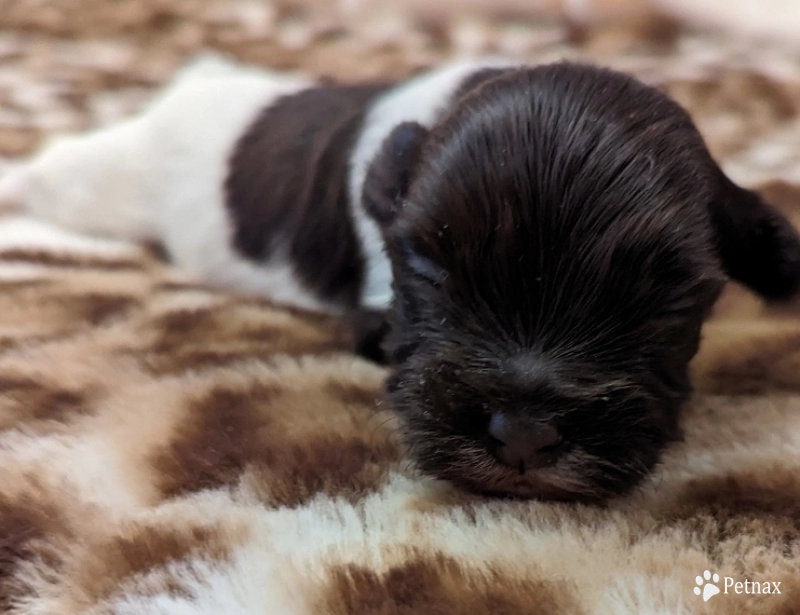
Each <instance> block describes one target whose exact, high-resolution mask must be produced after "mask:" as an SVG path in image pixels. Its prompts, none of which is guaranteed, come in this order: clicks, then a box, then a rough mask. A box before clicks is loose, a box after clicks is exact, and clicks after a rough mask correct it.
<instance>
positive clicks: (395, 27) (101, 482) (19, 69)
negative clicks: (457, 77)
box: [0, 0, 800, 615]
mask: <svg viewBox="0 0 800 615" xmlns="http://www.w3.org/2000/svg"><path fill="white" fill-rule="evenodd" d="M8 4H9V5H11V9H12V10H11V11H10V12H9V13H8V14H7V15H8V19H7V21H6V23H7V24H10V25H11V26H14V27H15V28H16V29H15V30H14V31H13V32H11V31H3V32H0V151H1V152H2V153H3V155H4V156H5V157H6V159H7V160H8V161H9V162H12V161H13V158H14V157H15V156H18V155H21V154H23V153H26V152H28V151H30V150H31V148H33V147H34V146H36V145H37V144H38V143H39V141H40V140H41V138H42V137H44V136H45V135H47V134H50V133H53V132H59V131H63V130H70V129H76V128H81V127H85V126H89V125H97V124H103V123H106V122H108V121H110V120H112V119H115V118H116V117H120V116H122V115H125V114H127V113H130V112H131V111H132V110H134V109H135V108H137V107H138V105H139V104H140V103H141V101H142V100H143V99H144V98H145V96H146V94H147V92H148V91H150V89H151V88H152V87H154V86H156V85H158V84H159V83H162V82H163V81H164V80H166V79H168V78H169V76H170V75H171V73H172V71H173V70H174V68H175V67H176V66H177V65H178V63H179V62H181V61H183V60H184V59H186V58H188V57H190V56H192V55H193V54H194V53H195V52H196V51H198V50H199V49H200V48H203V47H212V48H216V49H222V50H224V51H227V52H230V53H232V54H233V55H235V56H236V57H238V58H240V59H244V60H248V61H252V62H257V63H261V64H263V65H269V66H274V67H278V68H302V69H304V70H307V71H308V72H311V73H314V74H324V73H328V74H333V75H336V76H339V77H348V78H358V77H368V76H375V75H389V74H391V75H397V76H401V75H405V74H409V73H411V72H414V71H416V70H418V69H420V68H421V67H425V66H430V65H433V64H435V63H436V62H439V61H441V60H443V59H444V58H446V57H450V56H452V55H453V54H462V53H468V52H469V53H472V52H497V51H499V52H502V53H504V54H506V55H511V56H512V57H518V58H523V59H526V60H529V61H546V60H550V59H555V58H560V57H572V58H590V59H592V60H594V61H597V62H603V63H608V64H611V65H612V66H615V67H617V68H622V69H626V70H631V71H633V72H634V73H636V74H637V75H639V76H640V77H642V78H643V79H645V80H646V81H648V82H650V83H655V84H658V85H659V86H661V87H663V88H665V89H666V90H667V91H668V92H669V93H670V94H672V95H673V96H675V97H676V98H677V99H678V100H679V101H680V102H681V103H683V104H684V105H686V106H687V108H688V109H689V110H690V111H691V112H692V114H693V116H694V118H695V119H696V120H697V122H698V125H699V126H700V128H701V130H702V131H703V133H704V135H705V137H706V138H707V139H708V142H709V144H710V147H711V149H712V151H713V153H714V154H715V155H716V156H717V157H718V158H719V159H720V160H721V161H722V162H723V166H724V168H725V170H726V171H728V172H729V173H730V174H731V176H732V177H733V178H734V179H736V180H738V181H741V182H742V183H744V184H746V185H747V186H749V187H759V188H761V189H763V191H764V192H765V194H767V195H768V196H769V198H771V199H772V200H773V202H774V203H776V204H777V205H779V206H780V207H781V208H782V209H783V210H784V211H785V212H788V214H789V215H790V216H791V217H792V219H793V221H795V222H796V223H797V224H800V57H798V56H797V55H793V53H792V52H791V51H789V50H787V49H784V48H781V47H780V46H770V45H766V44H755V43H750V42H747V41H745V40H741V39H740V38H738V37H735V38H726V37H725V36H722V35H716V34H698V33H692V32H689V31H684V30H682V29H680V28H678V27H677V26H676V25H675V24H674V23H672V22H651V23H650V24H649V25H648V26H647V27H645V28H631V29H629V30H625V31H622V30H619V29H614V28H611V29H603V30H593V29H586V28H584V27H577V26H575V24H563V23H557V22H536V23H521V22H516V23H509V22H507V21H502V20H499V21H492V22H489V23H484V24H480V23H478V22H474V21H469V20H465V19H464V20H462V19H455V18H453V19H451V20H449V21H448V20H445V21H442V22H435V23H433V22H424V23H419V24H416V23H414V22H413V21H412V20H411V19H407V20H406V21H402V20H401V21H392V22H389V21H385V22H381V21H380V20H378V21H375V22H368V21H364V22H363V23H364V24H367V25H363V26H353V27H345V26H342V25H336V24H334V25H328V26H326V23H327V22H326V21H325V19H318V20H314V19H312V18H311V17H308V16H304V14H303V12H302V10H300V9H298V8H297V7H294V8H292V7H288V8H287V7H284V8H281V6H277V5H276V6H274V7H272V8H271V9H270V8H269V7H268V5H266V4H260V3H242V2H237V3H227V4H225V3H210V2H209V3H208V4H207V5H206V4H204V5H203V8H202V10H200V9H198V5H194V8H195V9H198V10H194V11H193V10H191V9H192V3H191V2H177V1H176V2H174V3H172V4H171V3H164V2H161V3H158V2H119V3H104V2H100V1H99V0H94V1H93V2H91V3H86V5H89V4H91V5H92V6H94V7H95V9H96V10H93V11H86V12H83V13H80V15H79V14H78V13H75V11H73V13H75V14H74V15H72V16H71V17H70V13H69V11H70V7H72V5H74V4H76V3H70V2H62V3H60V4H59V3H48V2H19V3H14V2H12V3H8ZM17 4H18V5H25V6H27V11H23V10H19V9H14V5H17ZM112 4H113V5H114V6H115V7H116V8H115V9H114V10H111V9H110V8H109V7H110V6H111V5H112ZM95 5H96V6H95ZM157 5H158V6H157ZM173 5H174V6H173ZM0 6H3V3H2V2H0ZM270 6H271V5H270ZM158 7H161V8H160V9H158ZM265 7H266V8H265ZM157 9H158V10H157ZM59 11H61V12H59ZM115 11H116V12H115ZM148 11H149V12H148ZM81 16H82V17H81ZM70 19H71V21H70ZM81 19H83V21H81ZM376 19H377V18H376ZM369 23H372V25H368V24H369ZM80 34H85V35H87V36H89V37H90V38H85V39H79V38H76V36H77V35H80ZM347 336H348V333H347V329H346V328H345V327H343V326H342V324H341V323H340V322H337V321H336V320H335V319H333V318H330V317H323V316H319V315H316V314H313V313H305V312H301V311H298V310H287V309H284V308H280V307H277V306H275V305H271V304H269V303H267V302H264V301H262V300H257V299H252V298H248V297H242V296H233V295H230V294H225V293H223V292H220V291H217V290H213V289H209V288H204V287H202V286H200V285H198V284H196V283H195V282H194V281H193V280H191V279H187V278H186V277H185V276H183V275H182V274H181V273H180V272H178V271H174V270H172V269H170V268H169V267H168V266H167V265H166V264H164V263H163V262H162V261H161V260H160V259H159V256H158V254H156V253H154V252H153V251H152V250H150V249H148V248H146V247H141V246H134V245H130V244H125V243H119V242H112V241H108V240H100V239H93V238H86V237H80V236H76V235H71V234H68V233H65V232H63V231H60V230H56V229H53V228H51V227H48V226H45V225H42V224H39V223H35V222H32V221H29V220H26V219H24V218H18V217H6V218H4V219H3V220H2V221H1V222H0V612H3V613H9V614H13V615H76V614H78V613H81V614H83V613H86V614H93V615H101V614H103V615H106V614H108V615H110V614H116V615H144V614H164V615H185V614H204V615H218V614H223V613H225V614H241V615H256V614H267V613H268V614H275V615H277V614H280V615H301V614H303V615H305V614H314V615H344V614H359V615H361V614H363V615H369V614H375V615H377V614H381V615H401V614H411V613H414V614H431V615H433V614H436V615H445V614H447V615H450V614H461V615H473V614H478V613H493V614H498V615H500V614H502V615H517V614H519V615H522V614H525V615H531V614H542V615H561V614H565V615H566V614H582V613H586V614H588V613H598V614H600V613H603V614H605V613H608V614H615V615H616V614H640V613H642V614H643V613H647V614H654V613H660V614H666V613H719V614H725V615H728V614H737V613H741V614H745V613H747V614H776V615H777V614H781V615H789V614H791V613H800V306H784V307H782V308H780V309H778V308H771V309H767V308H765V307H764V306H763V305H762V304H761V303H760V302H759V301H758V300H756V299H755V298H754V297H752V296H751V295H749V294H747V293H746V292H745V291H743V290H741V289H740V288H733V287H731V288H730V289H728V291H727V292H726V294H725V295H724V296H723V298H722V300H721V301H720V303H719V305H718V309H717V314H716V317H715V318H714V319H713V320H712V321H711V322H710V323H709V324H708V325H707V327H706V328H705V336H704V337H705V339H704V342H703V346H702V349H701V352H700V354H699V356H698V357H697V358H696V360H695V363H694V365H695V372H696V375H695V380H696V386H697V389H698V392H697V394H696V395H695V397H694V400H693V401H692V403H691V404H690V407H689V408H688V410H687V412H686V415H685V420H684V431H685V440H684V442H683V443H681V444H680V445H678V446H676V447H674V448H672V449H671V450H670V452H669V454H668V455H667V456H666V458H665V460H664V463H663V464H662V466H661V467H660V468H659V469H658V471H657V472H656V473H655V474H654V475H653V476H652V477H651V478H650V479H649V480H648V481H647V482H646V484H645V485H644V486H643V487H642V488H640V489H638V490H637V491H636V492H635V493H633V494H632V495H630V496H628V497H626V498H624V499H617V500H613V501H611V502H610V503H609V504H607V505H606V506H603V507H597V506H583V505H568V504H552V503H539V502H515V501H502V500H492V499H481V498H476V497H472V496H467V495H465V494H463V493H461V492H459V491H456V490H454V489H453V488H451V487H448V486H447V485H444V484H439V483H435V482H432V481H430V480H427V479H424V478H422V477H420V476H418V475H417V474H416V473H415V471H414V469H413V467H412V466H411V464H410V463H409V461H408V459H407V457H406V456H405V454H404V451H403V450H402V448H401V447H400V445H399V444H398V439H397V438H396V437H395V431H394V430H395V427H396V423H395V421H394V420H393V417H392V414H391V413H390V412H389V411H388V409H387V408H386V406H385V405H384V404H382V403H381V400H382V393H381V384H382V379H383V376H384V373H383V371H382V370H381V369H380V368H378V367H375V366H374V365H372V364H370V363H367V362H365V361H362V360H360V359H357V358H355V357H354V356H353V355H351V354H348V353H347V352H346V350H345V349H346V348H347V347H348V345H349V340H348V339H347ZM706 571H708V572H707V573H706ZM715 587H716V588H719V589H720V590H721V591H720V593H719V594H716V595H715V593H714V591H713V589H714V588H715ZM767 590H769V591H767ZM778 592H779V593H778ZM704 597H708V600H707V601H704Z"/></svg>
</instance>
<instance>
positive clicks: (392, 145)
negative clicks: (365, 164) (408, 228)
mask: <svg viewBox="0 0 800 615" xmlns="http://www.w3.org/2000/svg"><path fill="white" fill-rule="evenodd" d="M427 135H428V131H427V129H425V128H423V127H422V126H420V125H419V124H417V123H416V122H403V123H402V124H398V125H397V126H395V128H394V129H393V130H392V132H391V133H390V134H389V136H388V137H386V139H385V140H384V142H383V144H382V145H381V148H380V150H379V151H378V154H377V155H376V156H375V159H374V160H373V161H372V163H371V164H370V166H369V168H368V169H367V176H366V178H365V179H364V192H363V199H364V207H365V209H366V211H367V213H368V214H369V215H370V216H372V217H373V218H374V219H375V221H376V222H377V223H378V224H379V225H380V226H381V227H382V228H386V227H387V226H389V225H390V224H391V223H392V222H393V221H394V219H395V217H396V216H397V212H398V211H399V208H400V204H401V203H402V200H403V198H404V197H405V195H406V193H407V192H408V188H409V185H410V184H411V179H412V178H413V175H414V171H415V169H416V167H417V164H418V163H419V160H420V157H421V154H422V145H423V143H424V141H425V137H427Z"/></svg>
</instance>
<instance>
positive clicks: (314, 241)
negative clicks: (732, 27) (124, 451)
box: [0, 59, 800, 499]
mask: <svg viewBox="0 0 800 615" xmlns="http://www.w3.org/2000/svg"><path fill="white" fill-rule="evenodd" d="M0 198H2V199H4V200H6V201H11V200H16V201H18V202H19V203H20V204H22V205H23V206H24V207H25V208H26V209H27V210H28V211H30V212H32V213H34V214H35V215H38V216H41V217H43V218H46V219H49V220H52V221H55V222H58V223H60V224H62V225H65V226H67V227H70V228H73V229H78V230H81V231H90V232H95V233H104V234H114V235H122V236H125V237H130V238H134V239H141V240H157V241H160V242H162V243H163V244H164V246H165V248H166V249H167V251H168V252H169V253H170V255H171V256H172V258H173V259H174V260H175V261H176V262H177V263H178V264H179V265H181V266H183V267H184V268H186V269H187V270H189V271H190V272H192V273H194V274H196V275H199V276H201V277H203V278H204V279H206V280H208V281H209V282H212V283H216V284H219V285H223V286H227V287H231V288H234V289H237V290H240V291H247V292H256V293H259V294H262V295H264V296H268V297H272V298H273V299H276V300H278V301H284V302H289V303H293V304H295V305H299V306H302V307H307V308H317V309H325V310H328V311H335V312H338V313H342V314H345V315H347V316H348V317H349V318H350V319H351V321H352V322H353V324H354V328H355V329H356V330H357V331H358V333H359V336H360V343H359V350H360V351H361V352H363V353H365V354H368V355H370V356H372V357H374V358H382V353H383V352H384V350H385V351H386V352H387V357H386V358H387V359H388V362H389V363H390V365H391V370H392V371H391V376H390V378H389V381H388V393H389V398H390V400H391V403H392V404H393V407H394V408H395V410H396V411H397V413H398V414H399V415H400V416H401V417H402V419H403V424H404V427H405V434H406V437H407V441H408V443H409V445H410V448H411V450H412V451H413V453H414V455H415V458H416V460H417V462H418V464H419V466H420V467H421V468H422V469H423V470H424V471H426V472H428V473H430V474H433V475H435V476H438V477H440V478H444V479H448V480H450V481H453V482H455V483H456V484H459V485H461V486H464V487H466V488H469V489H473V490H477V491H481V492H486V493H494V494H506V495H515V496H521V497H542V498H556V499H573V498H576V499H602V498H605V497H609V496H611V495H614V494H618V493H622V492H624V491H626V490H627V489H629V488H631V487H632V486H634V485H636V484H637V482H638V481H639V480H640V479H641V478H642V477H643V476H644V475H646V473H647V472H648V471H649V470H650V469H651V468H652V467H653V466H654V464H656V463H657V461H658V459H659V455H660V453H661V452H662V450H663V449H664V447H665V446H667V445H668V444H669V443H670V442H671V441H674V440H675V439H676V438H678V437H679V414H680V409H681V406H682V404H683V403H684V402H685V401H686V399H687V397H688V395H689V393H690V391H691V383H690V381H689V375H688V369H687V368H688V363H689V361H690V359H691V358H692V357H693V356H694V355H695V353H696V351H697V348H698V344H699V341H700V328H701V324H702V322H703V320H704V319H705V318H706V316H707V315H708V313H709V311H710V309H711V306H712V304H713V303H714V301H715V299H716V298H717V296H718V294H719V292H720V290H721V288H722V286H723V284H724V282H725V280H726V279H728V278H733V279H736V280H738V281H740V282H742V283H744V284H746V285H747V286H749V287H750V288H752V289H753V290H755V291H756V292H758V293H760V294H761V295H763V296H765V297H768V298H771V299H783V298H787V297H789V296H791V295H793V294H795V293H796V291H797V290H798V287H800V239H798V236H797V234H796V233H795V231H794V230H793V228H792V227H791V226H790V224H789V223H788V222H787V221H786V220H785V219H784V218H783V217H782V216H781V215H780V214H778V213H777V212H776V211H775V210H774V209H772V208H771V207H770V206H769V205H767V204H766V203H764V202H763V201H762V200H761V199H760V197H759V196H758V195H757V194H754V193H753V192H750V191H747V190H744V189H742V188H740V187H739V186H736V185H735V184H734V183H732V182H731V181H730V180H729V179H728V178H727V177H726V176H725V175H724V173H723V172H722V171H721V170H720V169H719V167H718V166H717V165H716V164H715V162H714V161H713V160H712V159H711V157H710V155H709V153H708V151H707V149H706V147H705V145H704V143H703V140H702V138H701V137H700V135H699V134H698V132H697V130H696V129H695V127H694V126H693V124H692V121H691V120H690V118H689V117H688V115H687V114H686V113H685V112H684V111H683V110H682V109H681V108H680V107H679V106H678V105H677V104H676V103H674V102H673V101H671V100H670V99H669V98H667V97H666V96H664V95H663V94H661V93H660V92H658V91H657V90H655V89H653V88H650V87H647V86H645V85H643V84H642V83H640V82H638V81H636V80H635V79H633V78H631V77H628V76H626V75H623V74H620V73H616V72H612V71H609V70H603V69H599V68H594V67H589V66H582V65H577V64H569V63H561V64H554V65H547V66H535V67H519V66H511V65H508V64H504V63H502V62H494V61H493V62H462V63H459V64H453V65H450V66H447V67H445V68H442V69H439V70H436V71H433V72H430V73H426V74H423V75H421V76H419V77H416V78H414V79H412V80H410V81H407V82H404V83H398V84H388V83H387V84H356V85H335V84H319V83H313V82H310V81H307V80H305V79H303V78H301V77H293V76H286V75H277V74H273V73H268V72H265V71H260V70H256V69H251V68H244V67H241V66H236V65H232V64H229V63H227V62H224V61H220V60H215V59H209V60H204V61H201V62H199V63H197V64H195V65H193V66H191V67H189V68H187V69H186V70H185V71H183V73H182V74H181V75H180V76H179V77H178V78H177V79H176V81H175V83H173V84H172V85H171V86H170V87H169V88H168V89H167V90H166V91H165V92H164V93H163V94H162V95H161V96H160V97H159V98H158V100H157V101H155V102H154V104H153V105H152V106H151V107H150V108H149V109H147V110H146V111H145V112H144V113H143V114H141V115H140V116H138V117H136V118H133V119H131V120H129V121H127V122H124V123H121V124H118V125H116V126H112V127H111V128H108V129H104V130H101V131H98V132H95V133H91V134H89V135H84V136H77V137H68V138H66V139H63V140H62V141H60V142H59V143H56V144H54V145H52V146H50V147H48V148H46V149H45V150H44V151H43V152H42V153H41V154H40V155H39V156H38V157H36V158H34V159H33V160H32V161H30V162H29V163H25V164H22V165H21V166H20V167H19V168H18V169H16V170H15V171H13V172H12V173H11V174H9V175H8V176H7V177H5V178H4V179H3V180H2V181H0ZM384 314H388V318H386V319H385V318H384V316H383V315H384ZM387 323H388V324H387ZM387 331H388V337H387V339H386V340H384V339H383V338H384V335H385V334H386V333H387ZM384 342H385V343H384Z"/></svg>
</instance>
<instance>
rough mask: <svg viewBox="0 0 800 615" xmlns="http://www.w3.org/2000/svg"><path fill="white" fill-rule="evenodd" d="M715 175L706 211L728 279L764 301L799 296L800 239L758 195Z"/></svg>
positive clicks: (785, 221) (782, 217)
mask: <svg viewBox="0 0 800 615" xmlns="http://www.w3.org/2000/svg"><path fill="white" fill-rule="evenodd" d="M717 174H718V182H717V192H716V196H715V197H714V200H713V201H712V203H711V207H710V211H711V219H712V223H713V225H714V228H715V230H716V234H717V242H718V246H719V253H720V257H721V259H722V264H723V267H724V268H725V270H726V272H727V274H728V275H729V276H730V277H731V278H733V279H734V280H737V281H738V282H741V283H742V284H744V285H745V286H748V287H749V288H751V289H752V290H754V291H755V292H757V293H758V294H759V295H761V296H762V297H764V298H766V299H770V300H781V299H789V298H790V297H792V296H793V295H795V294H797V293H798V291H800V235H798V233H797V231H796V230H795V228H794V227H793V226H792V224H791V222H789V220H788V219H786V217H784V216H783V214H781V213H780V212H779V211H778V210H777V209H776V208H775V207H773V206H772V205H770V204H768V203H766V202H765V201H764V200H763V199H762V198H761V196H759V195H758V194H757V193H755V192H753V191H751V190H745V189H744V188H741V187H740V186H737V185H736V184H735V183H733V182H732V181H731V180H730V179H729V178H728V177H727V176H726V175H725V174H724V173H723V172H722V170H718V173H717Z"/></svg>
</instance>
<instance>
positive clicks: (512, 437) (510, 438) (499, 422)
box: [489, 412, 561, 472]
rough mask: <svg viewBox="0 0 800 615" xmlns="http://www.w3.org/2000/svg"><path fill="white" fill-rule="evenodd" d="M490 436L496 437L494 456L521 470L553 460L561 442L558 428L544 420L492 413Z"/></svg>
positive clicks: (537, 466)
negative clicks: (536, 420) (534, 420)
mask: <svg viewBox="0 0 800 615" xmlns="http://www.w3.org/2000/svg"><path fill="white" fill-rule="evenodd" d="M489 435H490V436H491V437H492V438H494V439H495V440H497V442H498V444H499V446H498V447H497V452H496V454H497V458H498V459H499V460H500V461H501V462H502V463H504V464H505V465H507V466H510V467H512V468H515V469H518V470H519V471H520V472H525V471H526V470H530V469H534V468H540V467H542V466H543V465H545V464H547V463H548V462H549V461H551V460H552V459H553V456H554V450H553V449H554V448H555V447H556V446H558V445H559V444H560V443H561V434H560V433H559V432H558V429H556V428H555V427H553V426H552V425H549V424H547V423H536V422H533V421H529V420H527V419H520V418H515V417H513V416H508V415H507V414H504V413H503V412H495V413H494V414H493V415H492V418H491V419H490V420H489Z"/></svg>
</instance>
